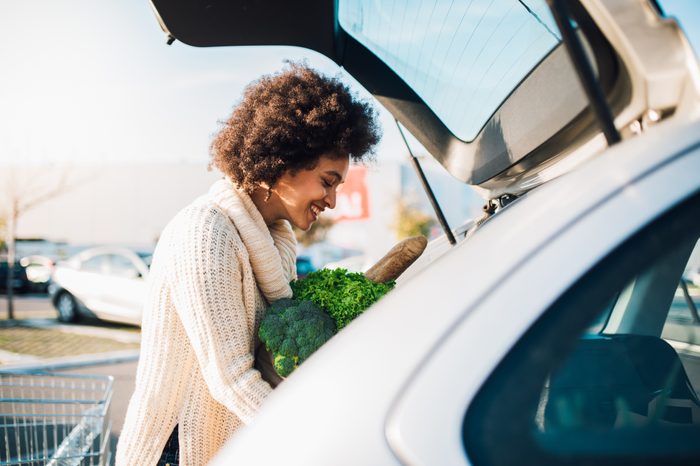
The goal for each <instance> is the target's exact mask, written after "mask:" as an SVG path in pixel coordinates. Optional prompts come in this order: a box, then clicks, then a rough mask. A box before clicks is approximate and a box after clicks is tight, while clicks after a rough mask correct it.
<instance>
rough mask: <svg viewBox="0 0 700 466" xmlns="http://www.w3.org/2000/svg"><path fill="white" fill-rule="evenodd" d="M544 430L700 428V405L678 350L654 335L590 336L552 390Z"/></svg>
mask: <svg viewBox="0 0 700 466" xmlns="http://www.w3.org/2000/svg"><path fill="white" fill-rule="evenodd" d="M544 408H545V409H544V428H545V430H549V429H585V430H590V429H611V428H621V427H629V426H634V425H650V424H651V423H654V422H664V423H674V424H699V423H700V400H699V399H698V396H697V393H696V392H695V390H694V388H693V387H692V385H691V383H690V381H689V379H688V376H687V374H686V371H685V369H684V368H683V365H682V363H681V360H680V358H679V357H678V354H677V353H676V351H675V350H674V349H673V348H672V347H671V345H669V344H668V343H667V342H666V341H664V340H662V339H661V338H658V337H654V336H650V335H632V334H616V335H586V336H584V337H582V338H581V339H580V340H579V343H578V346H577V347H576V349H575V350H574V352H573V353H572V354H571V355H570V357H569V358H568V360H567V361H566V362H565V364H564V365H563V366H562V367H561V368H560V369H559V370H557V371H556V372H555V373H554V374H552V375H551V377H550V379H549V386H548V390H546V405H545V407H544Z"/></svg>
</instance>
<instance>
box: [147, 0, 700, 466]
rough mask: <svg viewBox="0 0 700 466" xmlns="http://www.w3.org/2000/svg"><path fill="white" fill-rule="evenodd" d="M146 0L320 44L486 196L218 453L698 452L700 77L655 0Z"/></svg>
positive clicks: (543, 456)
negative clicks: (695, 253) (690, 281)
mask: <svg viewBox="0 0 700 466" xmlns="http://www.w3.org/2000/svg"><path fill="white" fill-rule="evenodd" d="M152 3H153V5H154V6H155V9H156V11H157V13H158V19H159V20H160V23H161V27H162V28H163V29H164V30H165V31H166V32H167V33H168V34H169V36H170V38H169V39H170V41H172V40H174V39H178V40H181V41H183V42H185V43H189V44H192V45H197V46H223V45H273V44H278V45H293V46H301V47H307V48H310V49H313V50H315V51H317V52H319V53H322V54H324V55H326V56H327V57H328V58H329V59H331V60H334V61H335V62H336V63H337V64H339V65H342V66H343V68H344V69H345V70H346V71H347V72H348V73H349V74H350V75H352V76H353V77H354V78H356V79H357V81H358V82H360V84H362V85H363V86H365V88H366V89H367V90H368V91H370V92H371V93H372V94H373V95H374V96H375V97H376V98H377V100H378V101H379V102H380V103H381V104H382V105H384V107H385V108H386V109H387V110H389V111H390V112H391V113H392V115H393V116H394V117H395V118H396V120H397V122H398V123H400V125H401V126H400V128H405V129H406V130H408V131H410V132H411V133H412V135H413V136H415V138H416V139H418V140H419V141H420V142H421V143H422V144H423V146H424V147H425V148H426V149H427V151H428V152H429V153H430V154H431V155H432V156H433V157H435V158H436V159H437V160H438V161H439V162H440V163H441V164H442V165H443V166H444V168H445V169H446V170H448V171H449V172H450V174H452V175H453V176H454V177H455V178H457V179H459V180H461V181H463V182H464V183H467V184H469V185H472V186H474V188H475V189H476V190H478V191H479V192H480V193H481V194H482V195H483V196H484V200H485V204H486V205H485V209H484V210H485V213H484V217H483V218H481V219H478V221H476V222H475V223H474V225H473V226H471V225H462V226H459V227H456V228H448V226H446V225H445V232H446V234H445V235H444V236H443V237H441V238H438V239H436V240H434V241H432V242H431V243H430V244H429V245H428V248H427V249H426V251H425V252H424V254H423V256H422V257H421V258H420V259H418V260H417V261H416V262H415V263H414V264H413V265H412V266H411V267H410V268H409V269H408V270H407V271H406V273H405V274H404V275H403V276H401V277H400V278H399V280H398V281H397V286H396V288H395V289H394V290H392V291H391V292H390V293H388V294H387V295H386V296H385V297H383V298H382V299H381V300H380V301H378V302H377V303H376V304H375V305H374V306H372V307H371V308H370V309H369V310H367V311H366V312H365V313H364V314H363V315H361V316H359V317H358V318H357V319H356V320H354V321H353V322H352V323H350V324H349V325H348V326H346V327H345V328H343V329H342V330H341V331H339V332H338V334H337V335H335V336H334V337H333V338H332V339H331V340H330V341H328V343H326V344H325V345H324V346H323V347H322V348H320V349H319V350H318V351H317V352H316V353H314V354H313V355H312V356H311V357H310V358H309V359H308V360H306V361H305V362H304V364H302V365H301V366H300V367H299V368H298V369H297V370H295V372H294V373H292V374H291V376H289V377H288V378H287V379H286V380H285V381H284V382H282V383H281V384H280V385H279V387H277V388H276V389H275V391H274V392H273V393H272V395H271V396H270V397H269V398H268V399H267V400H266V401H265V403H264V404H263V405H262V407H261V410H260V412H259V413H257V415H256V417H255V419H254V420H253V422H252V423H250V424H248V425H246V427H245V428H244V429H241V431H239V432H237V433H236V435H235V437H234V438H232V439H231V440H230V441H229V442H228V444H227V445H226V446H225V447H224V448H223V449H222V451H221V452H219V454H218V456H217V457H216V458H215V459H214V461H213V462H212V463H211V464H212V465H216V466H219V465H220V466H223V465H229V464H286V465H304V466H312V465H317V466H325V465H329V464H333V465H348V466H350V465H397V464H410V465H467V464H475V465H512V464H535V465H554V464H556V465H559V464H566V465H581V464H604V465H639V464H664V465H667V464H688V465H697V464H700V441H698V439H700V399H699V397H698V393H700V365H698V360H700V325H698V324H696V323H693V320H692V319H690V318H688V319H681V317H682V316H691V312H689V308H690V307H691V304H690V302H689V301H688V299H690V300H691V301H700V297H699V296H698V295H697V293H695V290H690V291H692V292H693V293H692V294H691V293H687V294H684V292H683V291H682V290H680V291H679V285H681V286H680V288H682V284H681V283H682V282H681V280H682V275H683V272H684V270H686V269H687V267H688V264H689V262H690V261H691V252H692V250H693V248H694V247H695V246H696V244H697V242H698V238H700V67H699V66H698V60H697V57H696V55H695V54H694V52H693V49H692V48H691V46H690V45H689V43H688V41H687V39H686V36H685V35H684V33H683V32H682V30H681V29H680V28H679V26H678V23H677V22H676V21H675V20H674V19H673V18H670V17H668V16H666V15H665V14H664V12H663V11H662V9H661V7H660V5H659V4H658V3H657V2H655V1H651V0H581V1H579V2H573V1H566V0H563V1H556V0H555V1H548V2H545V1H544V0H519V1H510V0H472V1H469V2H451V1H440V0H433V1H422V2H418V1H408V2H396V1H393V0H392V1H389V0H373V1H346V0H339V1H332V0H312V1H308V2H285V1H267V2H252V3H251V2H230V1H225V0H212V1H208V2H200V1H198V0H183V1H180V2H177V4H175V3H174V2H171V1H168V0H152ZM550 5H553V10H550V7H549V6H550ZM552 11H553V12H554V13H556V14H553V13H552ZM270 12H274V14H271V13H270ZM680 19H681V21H682V20H683V18H680ZM414 162H415V164H417V165H418V164H419V161H418V160H417V159H416V160H414ZM416 171H417V172H418V173H419V172H420V170H416ZM419 176H420V173H419ZM426 183H427V180H426ZM428 191H429V190H426V193H427V194H428V195H430V193H428ZM443 223H445V222H443ZM688 295H690V297H689V298H688ZM692 306H694V305H692ZM271 442H272V443H273V444H274V448H270V445H271Z"/></svg>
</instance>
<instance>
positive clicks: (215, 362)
mask: <svg viewBox="0 0 700 466" xmlns="http://www.w3.org/2000/svg"><path fill="white" fill-rule="evenodd" d="M295 259H296V241H295V240H294V235H293V233H292V230H291V227H290V225H289V223H288V222H286V221H280V222H277V223H275V224H274V225H272V226H271V227H269V228H268V226H267V225H266V224H265V222H264V220H263V218H262V216H261V215H260V212H259V211H258V210H257V208H256V207H255V205H254V204H253V202H252V201H251V199H250V197H249V196H248V195H247V194H245V193H244V192H242V191H239V190H237V189H236V188H235V187H234V186H233V185H232V184H231V182H230V181H228V180H220V181H217V182H216V183H214V185H213V186H212V187H211V189H210V190H209V193H208V194H207V195H204V196H202V197H200V198H198V199H197V200H196V201H194V202H193V203H192V204H190V205H189V206H187V207H186V208H185V209H183V210H182V211H180V213H178V214H177V215H176V216H175V218H174V219H173V220H172V221H171V222H170V223H169V224H168V225H167V226H166V228H165V229H164V231H163V233H162V235H161V238H160V240H159V241H158V246H157V247H156V251H155V253H154V257H153V265H152V266H151V272H150V275H149V278H148V280H149V292H148V297H147V299H146V303H145V308H144V316H143V323H142V342H141V357H140V359H139V365H138V369H137V373H136V388H135V391H134V394H133V396H132V398H131V401H130V402H129V408H128V410H127V414H126V419H125V422H124V427H123V429H122V433H121V436H120V438H119V444H118V446H117V456H116V464H117V466H140V465H143V466H154V465H155V464H156V462H157V461H158V459H159V458H160V455H161V453H162V450H163V448H164V446H165V443H166V441H167V439H168V437H169V436H170V433H171V432H172V430H173V428H174V427H175V425H176V424H177V425H178V430H179V442H180V465H182V466H198V465H204V464H206V463H207V462H208V461H209V459H210V458H211V457H212V456H213V455H214V454H215V453H216V451H217V450H218V449H219V448H220V447H221V445H222V444H223V443H224V442H225V441H226V439H228V438H229V437H230V436H231V435H232V434H233V433H234V432H235V431H236V430H237V429H238V428H239V427H240V426H241V424H245V423H248V422H249V421H250V420H251V419H252V418H253V417H254V416H255V413H256V412H257V410H258V408H259V407H260V404H261V403H262V402H263V400H264V399H265V397H266V396H267V395H268V394H269V393H270V391H271V388H270V385H268V383H267V382H265V381H264V380H262V379H261V377H260V373H259V372H258V371H257V370H255V369H253V360H254V358H253V354H254V351H255V345H256V342H257V338H256V334H257V330H258V325H259V323H260V318H261V317H262V315H263V313H264V311H265V308H266V306H267V302H270V301H274V300H276V299H280V298H284V297H290V296H291V294H292V292H291V289H290V287H289V281H290V280H292V279H293V278H295V276H296V272H295Z"/></svg>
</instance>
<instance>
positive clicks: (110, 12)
mask: <svg viewBox="0 0 700 466" xmlns="http://www.w3.org/2000/svg"><path fill="white" fill-rule="evenodd" d="M661 4H662V6H663V7H664V8H665V9H666V11H667V12H668V13H669V14H674V13H675V14H677V15H678V17H679V18H681V21H682V23H684V24H685V26H686V31H687V33H688V34H689V35H690V36H691V41H692V42H694V44H695V47H696V50H698V44H700V2H698V1H697V0H662V1H661ZM284 59H293V60H298V59H306V60H307V61H308V63H309V64H310V65H312V66H313V67H315V68H317V69H319V70H321V71H322V72H325V73H329V74H336V73H338V72H339V68H338V67H337V66H336V65H335V64H334V63H332V62H331V61H330V60H328V59H326V58H325V57H323V56H321V55H319V54H316V53H314V52H311V51H307V50H303V49H298V48H291V47H246V48H240V47H238V48H233V47H214V48H211V47H210V48H196V47H190V46H188V45H185V44H182V43H180V42H177V41H176V42H175V43H174V44H173V45H171V46H168V45H166V43H165V37H164V34H163V32H162V31H161V30H160V28H159V27H158V24H157V21H156V19H155V16H154V15H153V12H152V11H151V8H150V4H149V2H148V1H147V0H101V1H93V0H0V66H1V67H2V73H0V141H2V144H0V164H2V163H12V162H17V161H21V162H22V163H39V164H45V163H52V164H55V163H69V164H105V163H113V164H114V163H117V164H118V163H159V162H194V163H199V162H201V163H205V162H206V160H207V157H208V146H209V141H210V140H211V136H212V134H213V133H214V132H215V131H216V129H217V121H219V120H221V119H224V118H226V117H227V115H228V114H229V113H230V112H231V109H232V108H233V106H234V104H235V103H236V101H237V100H238V99H239V97H240V95H241V92H242V89H243V87H244V86H245V85H246V84H247V83H249V82H250V81H252V80H254V79H256V78H257V77H259V76H260V75H261V74H263V73H269V72H274V71H276V70H279V69H280V68H281V67H282V66H283V60H284ZM346 79H347V81H348V82H349V83H351V85H352V84H353V83H354V81H353V80H352V79H351V78H349V77H347V76H346ZM352 87H353V89H355V90H356V91H357V92H358V93H360V95H362V96H365V97H368V94H367V93H366V92H365V91H364V90H363V89H362V88H361V87H360V86H359V85H353V86H352ZM381 115H382V122H383V123H384V125H383V126H384V128H385V137H384V141H383V144H382V146H381V147H380V149H379V153H380V156H381V157H382V158H402V157H405V154H406V151H405V148H404V147H403V144H402V143H401V140H400V136H399V135H398V134H397V132H396V129H395V127H394V125H393V122H392V120H391V117H390V116H389V115H388V113H387V112H386V111H382V112H381Z"/></svg>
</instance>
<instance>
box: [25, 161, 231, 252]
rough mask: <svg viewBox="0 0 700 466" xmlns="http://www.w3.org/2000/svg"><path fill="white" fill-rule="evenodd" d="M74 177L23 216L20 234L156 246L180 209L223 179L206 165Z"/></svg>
mask: <svg viewBox="0 0 700 466" xmlns="http://www.w3.org/2000/svg"><path fill="white" fill-rule="evenodd" d="M69 175H70V178H71V179H73V180H79V181H78V182H77V183H76V184H75V186H74V187H73V188H72V189H70V190H68V191H67V192H65V193H64V194H61V195H59V196H57V197H56V198H55V199H53V200H51V201H47V202H45V203H44V204H41V205H40V206H38V207H36V208H35V209H33V210H30V211H29V212H27V213H26V214H25V215H23V216H22V217H21V218H20V220H19V224H18V237H20V238H22V237H25V238H26V237H43V238H47V239H51V240H58V241H67V242H70V243H86V244H91V243H120V244H134V245H148V244H153V243H154V242H155V240H156V238H157V237H158V236H159V235H160V232H161V230H162V229H163V227H164V226H165V225H166V223H167V222H168V221H169V220H170V218H172V217H173V216H174V215H175V213H177V212H178V211H179V210H180V209H181V208H182V207H184V206H185V205H187V204H188V203H189V202H191V201H192V200H194V199H195V198H196V197H197V196H199V195H201V194H204V193H205V192H206V191H207V190H208V188H209V186H210V185H211V184H212V183H213V182H214V181H216V180H217V179H219V178H220V177H221V175H220V174H218V173H217V172H208V171H207V168H206V164H201V165H200V164H179V165H174V164H160V165H122V166H101V167H83V166H79V167H74V168H71V169H70V172H69Z"/></svg>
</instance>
